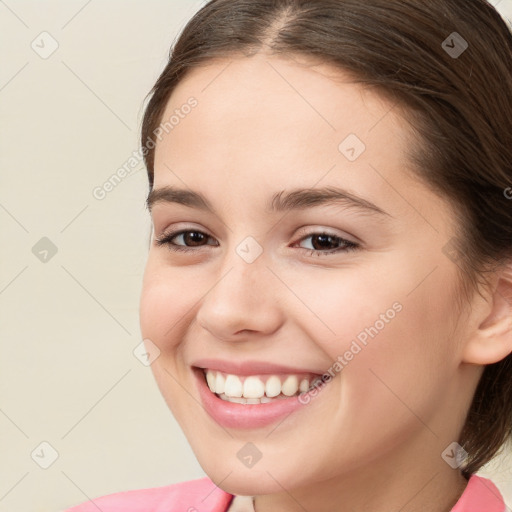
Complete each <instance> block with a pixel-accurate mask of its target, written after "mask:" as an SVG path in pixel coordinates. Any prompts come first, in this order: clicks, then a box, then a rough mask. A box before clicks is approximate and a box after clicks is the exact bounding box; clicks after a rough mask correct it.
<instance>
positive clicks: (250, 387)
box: [226, 376, 265, 398]
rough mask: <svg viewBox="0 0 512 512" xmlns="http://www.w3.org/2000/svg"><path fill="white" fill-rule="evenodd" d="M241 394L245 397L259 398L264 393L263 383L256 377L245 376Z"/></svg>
mask: <svg viewBox="0 0 512 512" xmlns="http://www.w3.org/2000/svg"><path fill="white" fill-rule="evenodd" d="M226 394H228V393H226ZM243 394H244V396H245V398H261V397H262V396H263V395H264V394H265V384H263V382H261V380H260V379H258V377H253V376H251V377H247V378H246V379H245V380H244V393H243Z"/></svg>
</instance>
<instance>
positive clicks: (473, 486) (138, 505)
mask: <svg viewBox="0 0 512 512" xmlns="http://www.w3.org/2000/svg"><path fill="white" fill-rule="evenodd" d="M93 501H94V503H92V502H91V501H87V502H85V503H82V504H81V505H78V506H76V507H72V508H70V509H67V510H65V511H64V512H98V510H101V511H102V512H238V511H240V512H242V511H244V512H245V511H249V512H250V511H252V510H254V508H253V507H252V501H251V499H250V498H247V497H241V496H233V495H232V494H229V493H227V492H225V491H223V490H222V489H220V488H219V487H217V486H216V485H215V484H214V483H213V482H212V481H211V480H210V479H209V478H208V477H205V478H200V479H198V480H189V481H188V482H180V483H177V484H172V485H166V486H164V487H153V488H149V489H138V490H133V491H124V492H117V493H114V494H108V495H106V496H102V497H100V498H95V499H94V500H93ZM451 512H506V507H505V502H504V501H503V497H502V495H501V493H500V491H499V490H498V488H497V487H496V486H495V485H494V484H493V483H492V482H491V480H488V479H487V478H483V477H480V476H476V475H472V476H471V478H470V479H469V482H468V485H467V486H466V489H465V490H464V493H463V494H462V496H461V497H460V499H459V501H458V502H457V503H456V505H455V506H454V507H453V508H452V510H451Z"/></svg>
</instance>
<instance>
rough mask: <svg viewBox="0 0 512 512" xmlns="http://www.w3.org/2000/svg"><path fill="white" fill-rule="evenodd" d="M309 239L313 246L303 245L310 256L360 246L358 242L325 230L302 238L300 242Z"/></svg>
mask: <svg viewBox="0 0 512 512" xmlns="http://www.w3.org/2000/svg"><path fill="white" fill-rule="evenodd" d="M309 239H310V240H311V242H310V243H309V245H310V246H311V248H305V247H303V249H305V250H306V251H307V253H308V255H310V256H313V255H316V256H321V255H328V254H335V253H339V252H348V251H354V250H357V249H359V248H360V245H359V244H358V243H356V242H351V241H350V240H345V239H344V238H341V237H340V236H337V235H332V234H330V233H325V232H319V233H311V234H309V235H307V236H305V237H303V238H301V240H300V242H302V241H304V240H309ZM300 242H299V243H300Z"/></svg>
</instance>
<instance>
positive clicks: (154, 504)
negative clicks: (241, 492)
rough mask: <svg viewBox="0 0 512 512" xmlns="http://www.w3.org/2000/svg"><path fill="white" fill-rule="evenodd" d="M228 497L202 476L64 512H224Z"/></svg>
mask: <svg viewBox="0 0 512 512" xmlns="http://www.w3.org/2000/svg"><path fill="white" fill-rule="evenodd" d="M232 497H233V495H231V494H229V493H227V492H225V491H223V490H222V489H220V488H219V487H217V486H216V485H215V484H214V483H213V482H212V481H211V480H210V479H209V478H208V477H205V478H200V479H197V480H189V481H187V482H180V483H176V484H171V485H166V486H163V487H152V488H148V489H137V490H131V491H123V492H116V493H113V494H108V495H106V496H101V497H98V498H93V499H91V500H89V501H86V502H84V503H82V504H80V505H77V506H75V507H72V508H69V509H66V510H65V511H64V512H98V510H101V511H102V512H174V511H179V512H225V511H226V509H227V507H228V505H229V503H230V502H231V499H232Z"/></svg>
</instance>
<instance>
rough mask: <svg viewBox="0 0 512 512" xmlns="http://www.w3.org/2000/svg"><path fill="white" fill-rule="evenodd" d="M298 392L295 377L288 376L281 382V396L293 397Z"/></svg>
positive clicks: (297, 381)
mask: <svg viewBox="0 0 512 512" xmlns="http://www.w3.org/2000/svg"><path fill="white" fill-rule="evenodd" d="M298 390H299V379H297V377H296V376H295V375H290V376H289V377H286V380H285V381H284V382H283V386H282V391H283V395H286V396H293V395H295V393H297V391H298Z"/></svg>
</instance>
